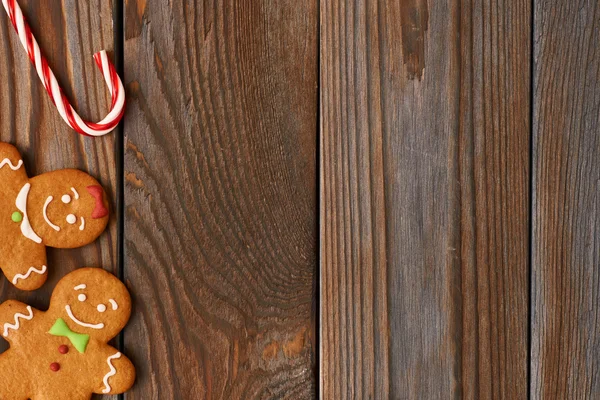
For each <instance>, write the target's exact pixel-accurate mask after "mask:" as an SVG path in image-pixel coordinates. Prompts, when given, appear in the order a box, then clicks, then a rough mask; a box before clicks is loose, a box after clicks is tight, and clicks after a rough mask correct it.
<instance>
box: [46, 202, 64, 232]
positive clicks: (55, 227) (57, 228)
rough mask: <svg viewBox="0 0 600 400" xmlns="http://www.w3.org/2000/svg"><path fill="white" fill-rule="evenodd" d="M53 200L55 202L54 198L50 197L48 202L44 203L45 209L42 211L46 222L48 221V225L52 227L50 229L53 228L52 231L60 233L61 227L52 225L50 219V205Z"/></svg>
mask: <svg viewBox="0 0 600 400" xmlns="http://www.w3.org/2000/svg"><path fill="white" fill-rule="evenodd" d="M52 200H54V198H53V197H52V196H48V198H47V199H46V202H45V203H44V209H43V210H42V211H43V214H44V220H45V221H46V223H47V224H48V225H50V227H51V228H52V229H54V230H55V231H56V232H59V231H60V227H59V226H57V225H54V224H53V223H52V221H50V218H48V213H47V211H48V206H49V205H50V203H52Z"/></svg>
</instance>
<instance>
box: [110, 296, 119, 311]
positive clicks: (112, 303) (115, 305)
mask: <svg viewBox="0 0 600 400" xmlns="http://www.w3.org/2000/svg"><path fill="white" fill-rule="evenodd" d="M108 302H109V303H110V305H111V306H112V309H113V310H116V309H118V308H119V305H118V304H117V302H116V301H114V300H113V299H110V300H109V301H108Z"/></svg>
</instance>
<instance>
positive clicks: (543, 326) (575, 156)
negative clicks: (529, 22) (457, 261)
mask: <svg viewBox="0 0 600 400" xmlns="http://www.w3.org/2000/svg"><path fill="white" fill-rule="evenodd" d="M535 3H536V4H535V27H536V29H535V35H534V37H535V45H534V60H535V67H534V82H535V86H534V90H533V101H534V108H533V110H534V113H533V140H534V141H533V143H534V148H533V189H534V197H533V212H532V217H533V220H532V221H533V227H532V235H533V245H532V251H533V254H532V260H533V263H532V343H531V358H532V370H531V398H532V399H597V398H600V379H599V376H598V373H599V372H598V371H599V370H600V322H599V319H598V310H599V309H600V269H599V261H600V260H599V252H600V239H599V238H600V224H599V223H598V222H599V221H598V219H599V215H600V213H599V206H600V197H599V196H600V184H599V182H600V180H599V178H600V162H599V160H600V48H599V47H598V43H600V5H599V4H598V2H595V1H591V2H589V1H583V0H575V1H564V0H561V1H554V2H544V1H536V2H535Z"/></svg>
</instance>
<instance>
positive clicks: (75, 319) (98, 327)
mask: <svg viewBox="0 0 600 400" xmlns="http://www.w3.org/2000/svg"><path fill="white" fill-rule="evenodd" d="M65 310H67V314H68V315H69V318H71V321H73V322H75V323H76V324H77V325H80V326H83V327H84V328H92V329H102V328H104V324H103V323H99V324H88V323H87V322H83V321H80V320H78V319H77V318H76V317H75V316H74V315H73V312H72V311H71V306H69V305H68V304H67V305H66V306H65Z"/></svg>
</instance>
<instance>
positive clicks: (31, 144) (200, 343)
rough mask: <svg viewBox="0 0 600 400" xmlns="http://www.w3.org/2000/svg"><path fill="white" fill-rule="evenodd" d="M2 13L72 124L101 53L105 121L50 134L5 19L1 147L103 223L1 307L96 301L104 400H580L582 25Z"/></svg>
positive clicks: (598, 117)
mask: <svg viewBox="0 0 600 400" xmlns="http://www.w3.org/2000/svg"><path fill="white" fill-rule="evenodd" d="M19 3H20V4H21V7H22V8H23V10H24V13H25V15H26V16H27V18H28V20H29V22H30V25H31V27H32V30H33V32H34V34H35V35H36V36H37V38H38V41H39V42H40V46H41V48H42V49H43V51H44V52H45V54H46V55H47V57H48V59H49V62H50V65H51V66H52V68H53V69H54V71H55V73H56V75H57V77H58V79H59V81H60V82H61V83H62V85H63V87H64V88H65V90H66V93H67V95H68V96H69V98H70V99H71V100H72V101H73V103H74V105H75V107H76V109H77V110H78V111H79V112H80V113H81V114H82V115H83V116H85V117H87V118H90V119H99V118H101V117H103V115H104V113H105V112H106V110H107V107H108V103H109V98H108V92H107V91H106V88H105V86H104V84H103V82H102V80H101V76H100V74H99V73H98V72H97V70H96V67H95V65H94V64H93V62H92V59H91V56H92V54H93V53H94V52H96V51H98V50H101V49H103V48H106V49H108V50H110V51H111V57H112V58H113V60H115V64H116V65H117V67H118V69H119V70H120V72H121V74H122V77H123V80H124V84H125V86H126V90H127V110H126V114H125V117H124V121H123V123H122V125H121V127H120V128H119V129H118V130H117V131H115V133H113V134H110V135H108V136H105V137H103V138H97V139H90V138H84V137H81V136H78V135H77V134H76V133H74V132H73V131H71V130H69V129H68V128H67V127H66V125H65V124H64V123H63V122H62V120H61V119H60V117H59V115H58V113H57V112H56V110H55V108H54V106H53V105H52V103H51V101H50V99H49V98H48V97H47V95H46V94H45V93H44V90H43V88H42V86H41V84H40V83H39V82H38V78H37V75H36V74H35V71H34V70H33V68H32V67H31V66H30V65H29V61H28V59H27V57H26V55H25V52H24V51H23V49H22V48H21V46H20V44H19V43H18V40H17V37H16V34H15V33H14V32H13V30H12V27H10V25H9V23H8V19H7V18H6V16H2V17H1V18H3V22H4V23H3V24H1V27H0V59H1V60H2V61H0V63H2V64H1V66H0V82H2V83H3V85H2V90H0V111H1V112H0V139H1V140H3V141H8V142H11V143H14V144H16V145H17V146H18V147H19V149H20V150H21V151H22V152H23V154H24V160H25V164H26V167H27V168H28V170H29V172H30V174H31V175H33V174H38V173H41V172H45V171H49V170H52V169H58V168H66V167H76V168H80V169H83V170H85V171H89V172H90V173H91V174H93V175H94V176H96V177H97V178H98V179H99V180H100V181H101V182H102V183H103V184H104V186H105V187H106V188H107V189H108V192H109V194H110V196H111V198H112V200H113V204H112V210H113V217H112V219H111V224H110V227H109V229H108V230H107V232H106V233H105V234H104V235H102V236H101V238H100V239H99V240H98V241H97V242H96V243H94V244H93V245H90V246H87V247H86V248H83V249H77V250H71V251H57V250H50V252H49V255H50V258H49V263H51V265H52V268H51V269H50V279H49V282H48V283H47V284H46V285H45V286H44V288H42V289H40V290H39V291H36V292H35V293H29V294H26V293H20V292H18V291H16V290H15V289H14V288H12V287H11V285H10V284H8V282H7V281H6V280H2V281H1V282H0V296H2V297H1V299H2V300H4V299H8V298H18V299H20V300H22V301H26V302H29V303H30V304H33V305H35V306H37V307H40V308H44V307H45V306H46V305H47V302H48V299H49V294H50V293H51V291H52V289H53V287H54V285H55V284H56V282H57V281H58V280H59V279H60V278H61V277H62V276H64V275H65V274H66V273H68V272H69V271H72V270H73V269H75V268H78V267H81V266H101V267H104V268H106V269H109V270H111V271H113V272H114V273H115V274H117V275H118V276H120V277H121V278H122V279H123V280H124V281H125V282H126V284H127V286H128V287H129V288H130V290H131V291H132V295H133V298H134V314H133V317H132V320H131V322H130V324H129V325H128V326H127V327H126V329H125V330H124V332H123V334H122V335H121V336H120V337H119V338H118V340H116V343H115V345H117V346H119V347H120V348H121V349H122V350H123V351H124V352H125V354H127V355H128V356H129V357H130V358H131V359H132V360H133V362H134V363H135V365H136V367H137V370H138V380H137V383H136V385H135V386H134V388H133V389H132V390H131V391H130V392H129V393H127V394H125V395H122V396H118V398H123V399H124V398H127V399H161V400H162V399H311V398H315V397H320V398H323V399H334V400H338V399H340V400H345V399H388V398H389V399H449V398H453V399H454V398H456V399H459V398H460V399H463V398H464V399H525V398H531V399H571V398H572V399H597V398H600V372H599V371H600V320H599V318H600V317H599V315H600V313H599V309H600V267H599V264H600V240H599V239H597V237H600V235H599V234H600V221H599V219H600V197H599V195H598V193H599V189H600V162H599V161H598V160H600V138H599V136H600V83H599V82H600V47H599V46H598V43H600V3H598V2H597V1H589V0H553V1H547V0H516V1H507V0H470V1H462V0H443V1H431V0H430V1H427V0H391V1H381V0H377V1H376V0H350V1H343V0H306V1H291V0H257V1H253V0H220V1H218V0H203V1H181V2H174V1H146V0H124V1H116V0H113V1H112V2H107V1H101V0H86V1H83V0H62V1H53V2H43V1H41V0H20V1H19ZM2 348H4V347H2ZM97 398H98V399H100V398H106V397H101V396H98V397H97Z"/></svg>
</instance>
